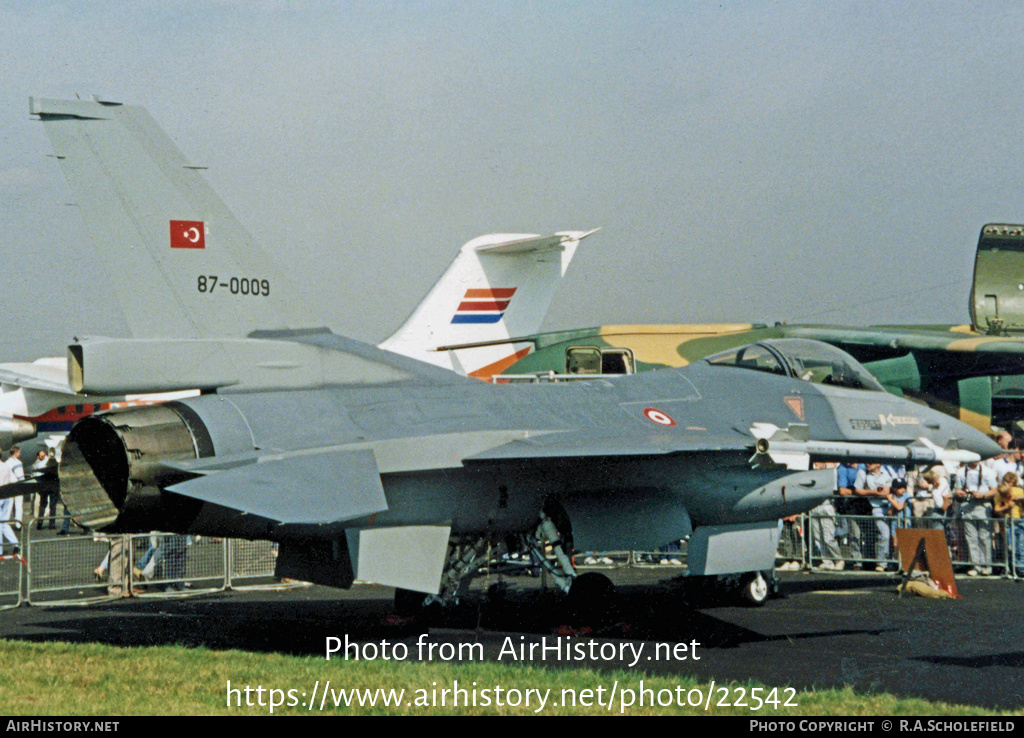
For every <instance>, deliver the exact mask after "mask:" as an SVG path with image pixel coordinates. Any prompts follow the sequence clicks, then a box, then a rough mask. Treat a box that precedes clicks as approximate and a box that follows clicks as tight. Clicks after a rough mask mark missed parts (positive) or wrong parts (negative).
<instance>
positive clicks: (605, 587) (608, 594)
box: [569, 571, 615, 624]
mask: <svg viewBox="0 0 1024 738" xmlns="http://www.w3.org/2000/svg"><path fill="white" fill-rule="evenodd" d="M614 604H615V585H614V584H612V580H611V579H609V578H608V577H607V576H605V575H604V574H602V573H600V572H597V571H588V572H586V573H584V574H580V575H579V576H578V577H576V578H575V579H574V580H573V582H572V585H571V586H570V587H569V606H570V608H571V609H572V613H573V615H574V616H575V618H576V619H577V620H579V621H586V622H589V623H591V624H596V623H601V622H603V621H604V620H606V619H608V617H609V615H610V614H611V612H612V611H613V609H614Z"/></svg>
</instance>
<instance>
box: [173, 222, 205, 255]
mask: <svg viewBox="0 0 1024 738" xmlns="http://www.w3.org/2000/svg"><path fill="white" fill-rule="evenodd" d="M171 248H172V249H205V248H206V229H205V227H204V224H203V221H201V220H172V221H171Z"/></svg>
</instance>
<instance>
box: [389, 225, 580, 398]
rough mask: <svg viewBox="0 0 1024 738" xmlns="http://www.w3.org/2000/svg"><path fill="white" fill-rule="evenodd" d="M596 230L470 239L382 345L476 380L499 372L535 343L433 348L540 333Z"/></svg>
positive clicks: (500, 235) (500, 234) (505, 234)
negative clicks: (582, 248)
mask: <svg viewBox="0 0 1024 738" xmlns="http://www.w3.org/2000/svg"><path fill="white" fill-rule="evenodd" d="M595 230H596V229H595ZM593 232H594V231H593V230H591V231H561V232H559V233H556V234H555V235H553V236H538V235H535V234H521V233H517V234H509V233H496V234H491V235H487V236H480V237H479V238H474V239H473V240H472V241H470V242H469V243H467V244H465V245H464V246H463V247H462V249H460V251H459V255H458V256H457V257H456V258H455V261H453V262H452V264H451V266H449V267H448V269H447V271H445V273H444V274H443V275H442V276H441V278H440V279H439V280H438V281H437V284H435V285H434V286H433V288H431V290H430V292H429V293H428V294H427V296H426V298H425V299H424V300H423V302H421V303H420V304H419V305H418V306H417V307H416V309H415V310H414V311H413V313H412V315H410V316H409V318H408V319H407V320H406V321H405V323H404V324H403V325H402V327H401V328H399V329H398V331H396V332H395V334H394V335H392V336H391V337H390V338H388V339H387V340H385V341H384V342H383V343H381V344H380V348H382V349H384V350H386V351H394V352H395V353H399V354H403V355H404V356H409V357H412V358H414V359H420V360H421V361H426V362H429V363H431V364H435V365H437V366H441V367H444V368H446V369H452V370H454V371H459V372H461V373H465V374H469V375H472V376H476V377H480V378H488V377H490V375H492V374H497V373H500V372H501V371H502V370H504V369H505V368H507V367H508V366H510V365H511V364H513V363H515V361H517V360H518V359H520V358H522V357H523V356H525V355H526V354H527V353H529V352H530V350H531V348H532V344H529V343H521V344H520V343H504V344H501V345H493V346H478V347H475V348H469V349H460V350H458V351H444V350H442V351H438V350H437V349H438V348H439V347H444V346H450V345H455V344H466V343H480V342H488V341H495V342H497V341H502V340H504V339H507V338H510V337H512V336H525V335H530V334H532V333H537V332H538V331H539V330H540V326H541V323H542V322H543V321H544V316H545V314H546V313H547V310H548V307H549V306H550V304H551V299H552V297H553V296H554V294H555V289H556V287H557V286H558V283H559V280H561V278H562V277H563V276H564V275H565V271H566V269H567V268H568V266H569V262H570V261H571V260H572V257H573V255H574V254H575V253H576V248H577V246H579V243H580V241H581V240H583V239H584V238H586V237H587V236H589V235H590V234H591V233H593ZM453 354H456V355H455V356H453Z"/></svg>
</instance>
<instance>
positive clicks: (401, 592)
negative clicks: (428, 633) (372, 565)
mask: <svg viewBox="0 0 1024 738" xmlns="http://www.w3.org/2000/svg"><path fill="white" fill-rule="evenodd" d="M426 599H427V596H426V595H425V594H424V593H423V592H414V591H413V590H411V589H400V588H396V589H395V612H396V613H398V614H399V615H401V616H402V617H403V618H410V617H415V616H416V615H419V614H420V613H421V612H423V602H424V600H426Z"/></svg>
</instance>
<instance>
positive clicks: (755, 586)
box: [740, 571, 771, 607]
mask: <svg viewBox="0 0 1024 738" xmlns="http://www.w3.org/2000/svg"><path fill="white" fill-rule="evenodd" d="M769 595H771V587H770V586H769V585H768V580H767V579H765V578H764V575H762V574H761V572H759V571H755V572H753V573H751V574H748V575H747V576H746V577H744V579H743V584H742V585H740V599H741V600H742V601H743V602H744V603H745V604H747V605H750V606H751V607H761V606H762V605H763V604H764V603H766V602H767V601H768V597H769Z"/></svg>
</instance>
